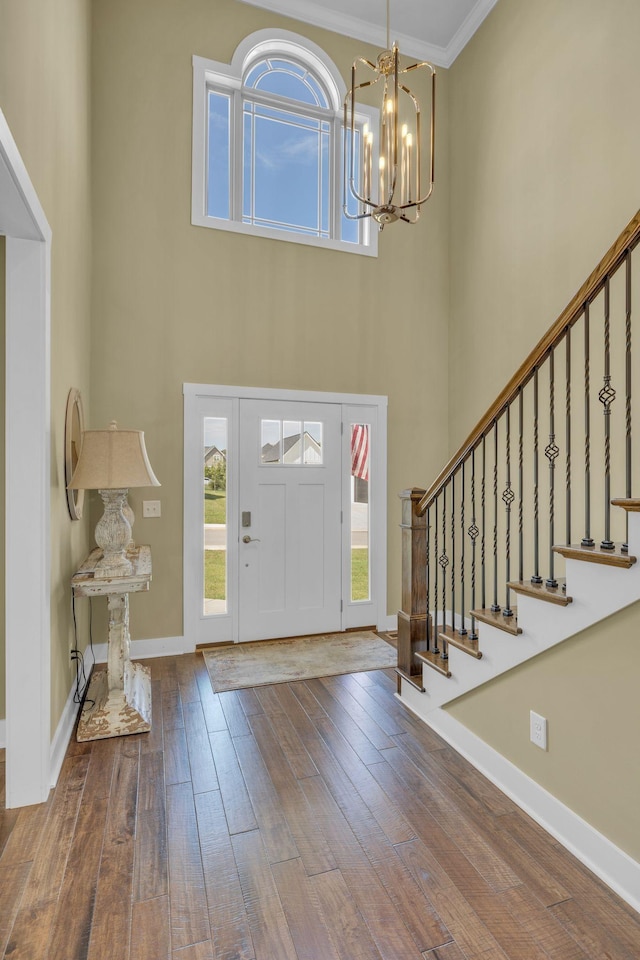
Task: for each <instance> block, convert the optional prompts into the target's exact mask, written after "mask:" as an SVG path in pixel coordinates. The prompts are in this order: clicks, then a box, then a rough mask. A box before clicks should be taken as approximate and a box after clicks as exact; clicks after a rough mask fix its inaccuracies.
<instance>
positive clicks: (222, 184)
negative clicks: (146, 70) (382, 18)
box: [191, 30, 376, 255]
mask: <svg viewBox="0 0 640 960" xmlns="http://www.w3.org/2000/svg"><path fill="white" fill-rule="evenodd" d="M193 67H194V115H193V189H192V217H191V219H192V223H194V224H197V225H199V226H210V227H216V228H219V229H225V230H235V231H239V232H250V233H254V234H258V235H260V236H266V237H273V238H277V239H281V240H293V241H296V242H300V243H313V244H317V245H319V246H328V247H331V248H333V249H343V250H349V251H351V252H359V253H367V254H370V255H375V253H376V233H375V231H370V229H369V225H368V223H367V222H363V221H357V220H349V219H347V217H345V216H344V214H343V211H342V200H343V164H342V152H343V151H342V138H343V129H342V120H343V113H342V101H343V97H344V92H345V87H344V82H343V80H342V78H341V76H340V74H339V73H338V71H337V69H336V67H335V65H334V64H333V63H332V62H331V61H330V59H329V58H328V57H327V56H326V54H325V53H324V52H323V51H322V50H321V49H320V48H319V47H317V46H316V45H315V44H312V43H311V42H310V41H308V40H305V39H304V38H303V37H299V36H297V35H296V34H292V33H288V32H286V31H280V32H278V33H277V34H274V32H273V31H271V30H268V31H267V30H261V31H259V32H258V33H255V34H252V35H251V36H250V37H247V38H246V40H244V41H243V42H242V43H241V44H240V46H239V47H238V49H237V50H236V52H235V54H234V56H233V59H232V61H231V64H221V63H215V62H214V61H210V60H204V59H203V58H201V57H194V58H193ZM362 120H363V122H364V121H365V120H370V118H369V117H364V116H363V118H362ZM350 212H354V211H350Z"/></svg>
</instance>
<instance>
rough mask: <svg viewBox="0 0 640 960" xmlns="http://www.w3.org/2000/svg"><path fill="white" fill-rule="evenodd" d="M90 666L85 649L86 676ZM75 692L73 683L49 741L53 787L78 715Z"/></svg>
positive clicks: (89, 656)
mask: <svg viewBox="0 0 640 960" xmlns="http://www.w3.org/2000/svg"><path fill="white" fill-rule="evenodd" d="M92 666H93V659H92V656H91V653H90V652H88V651H87V650H85V653H84V669H85V673H86V675H87V677H88V676H89V674H90V672H91V667H92ZM75 692H76V685H75V683H74V685H73V687H72V688H71V690H70V691H69V696H68V697H67V702H66V703H65V705H64V709H63V711H62V716H61V717H60V720H59V722H58V726H57V727H56V732H55V733H54V735H53V740H52V741H51V753H50V759H49V776H50V779H51V786H52V787H55V785H56V783H57V782H58V777H59V776H60V770H61V769H62V763H63V761H64V756H65V754H66V752H67V747H68V746H69V741H70V740H71V734H72V733H73V727H74V725H75V722H76V717H77V716H78V710H79V709H80V704H79V703H75V702H74V699H73V697H74V694H75Z"/></svg>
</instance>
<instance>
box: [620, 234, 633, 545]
mask: <svg viewBox="0 0 640 960" xmlns="http://www.w3.org/2000/svg"><path fill="white" fill-rule="evenodd" d="M624 269H625V284H624V286H625V291H624V300H625V362H624V382H625V395H626V396H625V400H626V405H625V444H624V452H625V471H624V472H625V481H626V483H625V496H626V498H627V500H630V499H631V469H632V468H631V453H632V447H631V254H630V253H629V251H627V255H626V257H625V258H624ZM625 525H626V527H625V529H626V533H625V542H624V543H623V544H622V549H623V550H624V551H625V552H627V551H628V550H629V513H628V511H626V510H625Z"/></svg>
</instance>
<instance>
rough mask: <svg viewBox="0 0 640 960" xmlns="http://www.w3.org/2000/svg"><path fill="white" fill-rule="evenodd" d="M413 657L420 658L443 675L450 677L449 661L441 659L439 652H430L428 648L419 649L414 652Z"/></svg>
mask: <svg viewBox="0 0 640 960" xmlns="http://www.w3.org/2000/svg"><path fill="white" fill-rule="evenodd" d="M414 657H417V658H418V660H422V662H423V663H426V664H427V666H428V667H431V668H432V669H433V670H436V671H437V672H438V673H441V674H442V676H443V677H450V676H451V671H450V670H449V661H448V660H443V659H442V657H441V656H440V654H439V653H431V651H430V650H420V651H416V652H415V653H414Z"/></svg>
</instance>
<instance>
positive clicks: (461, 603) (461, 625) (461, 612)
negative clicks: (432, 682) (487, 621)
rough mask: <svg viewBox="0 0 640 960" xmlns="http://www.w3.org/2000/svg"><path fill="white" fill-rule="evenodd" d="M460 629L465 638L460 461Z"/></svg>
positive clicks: (462, 473) (462, 492) (462, 502)
mask: <svg viewBox="0 0 640 960" xmlns="http://www.w3.org/2000/svg"><path fill="white" fill-rule="evenodd" d="M460 483H461V490H460V532H461V536H460V629H459V630H458V633H459V634H460V636H461V637H464V636H466V634H467V628H466V627H465V625H464V610H465V604H464V533H465V530H464V492H465V487H464V460H463V461H462V467H461V468H460Z"/></svg>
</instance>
